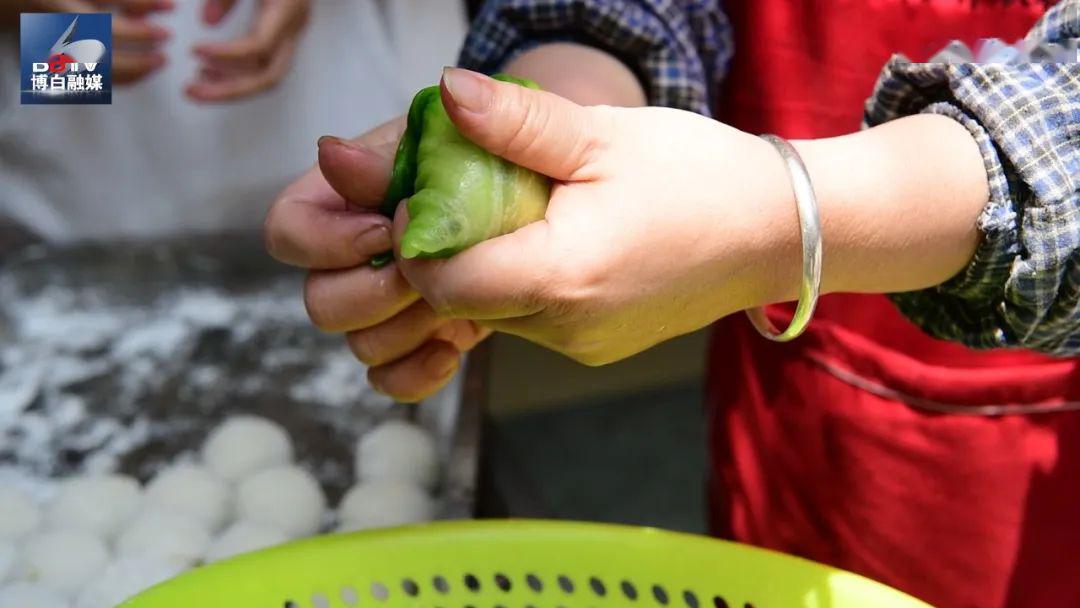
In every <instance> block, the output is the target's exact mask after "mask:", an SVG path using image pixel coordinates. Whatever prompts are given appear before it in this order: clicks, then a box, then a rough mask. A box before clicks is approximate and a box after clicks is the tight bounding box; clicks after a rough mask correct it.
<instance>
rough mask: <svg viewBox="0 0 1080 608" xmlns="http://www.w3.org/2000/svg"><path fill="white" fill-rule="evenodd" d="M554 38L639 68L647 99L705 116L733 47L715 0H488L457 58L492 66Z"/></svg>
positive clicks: (494, 68)
mask: <svg viewBox="0 0 1080 608" xmlns="http://www.w3.org/2000/svg"><path fill="white" fill-rule="evenodd" d="M555 41H561V42H567V41H569V42H580V43H582V44H587V45H589V46H593V47H596V48H600V49H604V50H606V51H608V52H610V53H611V54H613V55H614V56H616V57H619V58H620V59H621V60H622V61H623V62H624V63H626V65H627V66H629V67H630V68H631V69H632V70H634V71H635V73H637V75H638V78H639V79H640V80H641V82H642V84H643V85H644V87H645V90H646V93H647V94H648V96H649V103H651V104H652V105H658V106H668V107H672V108H679V109H683V110H690V111H693V112H698V113H700V114H704V115H707V116H708V115H711V112H712V107H713V102H714V101H715V99H714V97H715V95H716V93H717V89H718V86H719V83H720V80H721V79H722V78H723V75H724V71H725V69H726V67H727V64H728V61H729V60H730V58H731V54H732V48H733V45H732V38H731V27H730V25H729V24H728V21H727V18H726V17H725V16H724V13H723V11H722V10H721V8H720V0H633V1H626V0H489V1H488V2H486V3H485V4H484V7H483V8H482V9H481V10H480V13H479V15H478V16H477V18H476V19H475V20H474V21H473V24H472V26H471V28H470V31H469V35H468V37H467V38H466V40H465V46H464V48H463V49H462V52H461V57H460V60H459V63H460V65H461V66H462V67H466V68H469V69H473V70H478V71H481V72H494V71H497V70H498V69H499V68H500V67H501V66H502V65H503V64H505V63H506V62H507V61H508V60H509V59H511V58H512V57H514V56H515V55H517V54H519V53H521V52H522V51H525V50H526V49H529V48H531V47H533V46H535V45H537V44H542V43H545V42H555Z"/></svg>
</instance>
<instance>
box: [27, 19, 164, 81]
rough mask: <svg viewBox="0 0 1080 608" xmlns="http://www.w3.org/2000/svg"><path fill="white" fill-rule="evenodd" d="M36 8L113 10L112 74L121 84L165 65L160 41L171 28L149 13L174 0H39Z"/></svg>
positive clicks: (135, 79)
mask: <svg viewBox="0 0 1080 608" xmlns="http://www.w3.org/2000/svg"><path fill="white" fill-rule="evenodd" d="M36 4H37V5H38V7H37V10H40V11H44V12H61V13H96V12H102V11H107V10H111V11H112V13H113V18H112V41H113V48H112V78H113V82H114V83H116V84H118V85H125V84H134V83H136V82H139V81H141V80H143V79H144V78H146V77H147V76H150V75H151V74H153V73H154V72H156V71H157V70H158V69H160V68H161V67H162V66H164V65H165V54H164V53H162V52H161V45H162V44H164V43H165V42H166V41H167V40H168V39H169V37H170V33H169V30H167V29H165V28H164V27H162V26H160V25H157V24H154V23H151V22H150V21H149V20H148V19H146V17H147V16H149V15H151V14H153V13H156V12H160V11H168V10H172V9H173V8H174V6H175V2H174V0H37V2H36Z"/></svg>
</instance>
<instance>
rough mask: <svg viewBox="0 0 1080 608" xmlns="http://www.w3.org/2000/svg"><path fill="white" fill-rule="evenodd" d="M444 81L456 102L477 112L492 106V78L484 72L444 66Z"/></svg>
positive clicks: (484, 110)
mask: <svg viewBox="0 0 1080 608" xmlns="http://www.w3.org/2000/svg"><path fill="white" fill-rule="evenodd" d="M443 83H445V84H446V91H447V92H448V93H450V97H452V98H453V99H454V103H456V104H457V105H459V106H461V107H462V108H464V109H466V110H468V111H470V112H474V113H477V114H483V113H484V112H487V111H488V108H490V107H491V100H492V89H491V79H490V78H488V77H487V76H484V75H483V74H478V73H476V72H470V71H469V70H462V69H460V68H450V67H446V68H443Z"/></svg>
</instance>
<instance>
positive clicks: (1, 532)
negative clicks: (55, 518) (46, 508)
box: [0, 486, 41, 541]
mask: <svg viewBox="0 0 1080 608" xmlns="http://www.w3.org/2000/svg"><path fill="white" fill-rule="evenodd" d="M39 525H41V509H39V508H38V505H37V504H36V503H35V502H34V501H33V500H31V498H30V497H29V496H27V495H26V494H25V493H24V492H23V491H22V490H20V489H19V488H16V487H14V486H0V540H9V541H17V540H19V539H21V538H24V537H25V536H26V535H28V534H30V533H31V532H33V531H35V530H37V529H38V526H39Z"/></svg>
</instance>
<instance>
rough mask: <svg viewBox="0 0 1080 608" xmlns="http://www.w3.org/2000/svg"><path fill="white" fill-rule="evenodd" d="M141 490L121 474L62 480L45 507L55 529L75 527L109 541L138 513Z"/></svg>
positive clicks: (129, 478)
mask: <svg viewBox="0 0 1080 608" xmlns="http://www.w3.org/2000/svg"><path fill="white" fill-rule="evenodd" d="M141 501H142V489H141V488H140V487H139V482H137V481H135V480H134V479H132V478H131V477H126V476H124V475H93V476H87V477H76V478H73V479H69V480H67V481H64V482H63V483H62V484H61V485H60V489H59V491H58V492H57V494H56V497H55V498H54V499H53V501H52V504H51V505H50V507H49V515H48V521H49V523H50V524H51V526H52V527H55V528H77V529H79V530H86V531H87V532H91V533H93V534H96V535H98V536H99V537H100V538H102V539H105V540H111V539H113V538H114V537H115V536H116V534H117V533H118V532H119V531H120V529H121V528H123V527H124V526H125V525H127V524H128V522H129V521H130V520H131V518H132V517H133V516H134V515H135V514H136V513H137V512H138V511H139V505H140V503H141Z"/></svg>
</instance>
